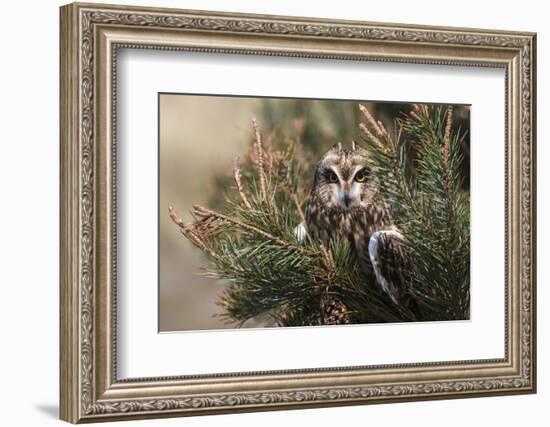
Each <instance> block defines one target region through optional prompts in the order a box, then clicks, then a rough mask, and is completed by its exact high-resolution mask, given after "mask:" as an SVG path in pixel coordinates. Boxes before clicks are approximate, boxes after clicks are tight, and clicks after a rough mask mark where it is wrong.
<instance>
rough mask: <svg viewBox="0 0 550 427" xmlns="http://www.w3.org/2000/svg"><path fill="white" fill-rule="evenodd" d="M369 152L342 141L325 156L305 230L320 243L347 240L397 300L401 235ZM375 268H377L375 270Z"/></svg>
mask: <svg viewBox="0 0 550 427" xmlns="http://www.w3.org/2000/svg"><path fill="white" fill-rule="evenodd" d="M366 156H367V152H366V150H364V149H362V148H361V147H359V146H357V145H356V143H355V141H353V142H352V146H351V149H344V148H342V145H341V144H340V143H338V144H337V145H335V146H334V147H333V148H332V149H330V150H329V151H328V152H327V153H325V155H324V156H323V157H322V158H321V160H320V161H319V163H318V164H317V167H316V170H315V176H314V179H313V186H312V188H311V191H310V193H309V196H308V199H307V205H306V211H305V219H306V224H305V226H304V225H303V224H301V225H300V226H299V227H298V228H297V230H296V234H297V236H298V238H300V239H303V238H304V237H305V233H308V234H310V235H311V236H312V237H313V238H317V239H319V240H320V241H321V242H324V243H328V242H329V241H330V240H331V239H333V238H343V239H347V240H348V241H349V242H350V244H351V247H352V248H353V250H354V251H355V253H356V254H357V258H358V260H359V263H360V266H361V269H362V270H363V271H374V273H375V276H376V281H377V283H378V285H379V286H380V287H381V288H382V289H383V290H384V292H386V293H387V294H388V295H389V296H390V298H391V299H392V300H393V301H394V302H395V303H401V300H402V298H403V294H404V282H405V280H404V277H403V269H404V256H403V252H402V248H401V241H402V240H401V239H402V236H401V234H400V233H399V230H398V229H397V228H396V226H395V225H394V223H393V220H392V218H391V214H390V211H389V208H388V205H387V203H386V201H385V200H384V199H383V197H382V195H381V193H380V192H379V191H378V188H377V185H376V183H375V182H374V180H371V177H370V174H369V170H368V168H367V166H366V158H367V157H366ZM371 269H372V270H371Z"/></svg>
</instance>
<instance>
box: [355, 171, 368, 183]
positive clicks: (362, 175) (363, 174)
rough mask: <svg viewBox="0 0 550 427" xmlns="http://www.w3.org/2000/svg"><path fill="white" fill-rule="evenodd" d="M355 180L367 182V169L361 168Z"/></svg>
mask: <svg viewBox="0 0 550 427" xmlns="http://www.w3.org/2000/svg"><path fill="white" fill-rule="evenodd" d="M355 180H356V181H357V182H365V181H366V180H367V171H366V170H365V169H361V170H360V171H359V172H357V173H356V174H355Z"/></svg>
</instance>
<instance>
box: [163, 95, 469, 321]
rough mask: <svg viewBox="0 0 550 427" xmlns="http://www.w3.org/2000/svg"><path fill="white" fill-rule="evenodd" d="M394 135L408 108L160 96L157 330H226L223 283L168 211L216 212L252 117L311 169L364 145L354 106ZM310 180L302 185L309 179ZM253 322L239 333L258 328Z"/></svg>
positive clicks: (460, 113)
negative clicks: (299, 150) (220, 302)
mask: <svg viewBox="0 0 550 427" xmlns="http://www.w3.org/2000/svg"><path fill="white" fill-rule="evenodd" d="M359 102H360V103H362V104H364V105H365V106H366V107H367V108H368V109H369V110H370V111H371V113H373V115H374V116H375V117H376V118H377V119H380V120H382V121H383V122H384V124H385V126H386V128H388V130H389V129H392V128H393V119H394V118H396V117H399V116H400V115H402V114H403V113H406V112H409V111H410V110H411V104H408V103H395V102H392V103H387V102H369V101H357V100H311V99H283V98H251V97H234V96H211V95H186V94H160V97H159V109H160V112H159V122H160V123H159V126H160V129H159V139H160V140H159V144H160V147H159V158H160V160H159V161H160V165H159V168H160V171H159V194H160V195H159V199H160V200H159V203H160V205H159V330H160V331H161V332H168V331H183V330H198V329H225V328H234V325H232V324H227V323H224V321H223V320H222V319H221V318H220V317H219V314H221V309H220V308H219V307H218V306H217V305H216V301H217V299H218V296H219V295H221V293H222V292H223V289H224V286H225V283H224V282H223V281H218V280H215V279H212V278H209V277H205V275H204V273H205V268H206V267H207V266H208V263H207V260H206V258H205V257H204V255H203V254H202V253H201V251H200V250H199V249H197V248H195V247H194V246H193V245H192V244H191V243H189V241H188V240H187V239H186V238H185V237H183V236H182V235H181V234H180V232H179V230H178V227H177V226H176V225H175V224H174V223H173V222H172V221H171V220H170V218H169V215H168V206H170V205H171V206H173V207H174V208H175V209H176V211H177V212H178V214H179V216H180V217H181V218H182V219H183V220H184V221H186V222H190V221H191V220H192V217H191V215H190V214H189V211H190V209H191V207H192V205H193V204H200V205H203V206H208V207H211V208H216V207H218V206H219V205H220V204H221V203H222V202H223V198H224V191H225V189H226V188H228V186H231V185H232V178H231V177H232V174H233V162H234V159H235V156H237V155H239V156H241V157H244V155H245V154H246V153H247V151H248V149H249V147H250V144H251V141H252V137H253V133H252V117H256V118H257V121H258V124H259V126H260V128H261V129H262V133H263V137H264V143H265V144H269V143H270V141H273V140H281V139H292V140H299V141H300V144H301V145H302V147H303V150H304V151H305V152H306V155H308V156H309V157H310V158H311V159H312V161H311V162H310V163H311V164H310V165H309V166H310V170H306V171H305V173H306V174H307V175H309V176H311V178H312V172H313V168H314V166H315V162H316V160H318V159H319V158H320V157H321V155H322V154H324V152H325V151H327V150H328V149H329V148H330V147H332V145H334V144H335V143H336V142H338V141H341V142H342V143H343V144H344V146H349V145H350V144H351V140H352V139H356V140H358V141H361V138H360V132H359V123H360V121H361V116H360V112H359V109H358V103H359ZM454 120H455V121H454V126H455V127H457V128H459V127H460V129H461V130H462V131H467V130H468V129H469V122H470V109H469V107H467V106H454ZM469 138H470V136H469V133H467V134H466V137H465V138H464V141H463V144H462V152H463V155H464V160H465V161H464V165H463V167H464V189H465V191H468V190H469V186H470V182H469V176H470V173H469V172H470V171H469V167H470V158H469V153H470V151H469V146H470V141H469ZM306 179H307V177H306ZM262 326H265V325H264V324H262V322H261V321H250V322H247V323H245V325H243V327H262Z"/></svg>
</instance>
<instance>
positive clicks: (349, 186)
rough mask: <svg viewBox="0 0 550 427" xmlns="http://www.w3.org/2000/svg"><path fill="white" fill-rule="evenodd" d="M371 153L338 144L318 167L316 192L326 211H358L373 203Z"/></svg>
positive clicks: (314, 183) (354, 146)
mask: <svg viewBox="0 0 550 427" xmlns="http://www.w3.org/2000/svg"><path fill="white" fill-rule="evenodd" d="M366 155H367V153H366V151H365V150H364V149H362V148H361V147H359V146H357V144H356V143H355V141H352V144H351V148H350V149H348V148H342V144H341V143H338V144H336V145H335V146H334V147H332V148H331V149H330V150H329V151H327V152H326V153H325V155H324V156H323V157H322V158H321V160H319V163H317V168H316V169H315V177H314V181H313V188H312V192H313V193H315V195H316V197H317V198H318V199H319V200H320V202H321V203H322V204H323V205H324V207H325V208H329V209H332V208H337V209H343V210H348V209H354V208H358V207H361V206H365V204H368V203H369V202H370V197H371V196H372V194H373V192H374V188H373V183H372V182H371V180H370V174H369V170H368V168H367V165H366V159H367V157H366Z"/></svg>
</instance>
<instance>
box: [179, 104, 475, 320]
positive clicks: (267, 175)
mask: <svg viewBox="0 0 550 427" xmlns="http://www.w3.org/2000/svg"><path fill="white" fill-rule="evenodd" d="M363 108H364V107H363ZM364 110H366V109H364ZM363 113H364V114H365V117H366V118H367V125H362V129H363V130H364V131H365V134H366V135H367V136H366V138H365V141H366V143H367V148H368V152H369V156H368V163H369V166H370V168H371V170H372V173H373V176H374V177H375V179H376V180H377V181H378V183H379V186H380V190H381V191H382V193H383V194H384V196H385V197H386V199H387V200H388V203H389V204H390V206H391V209H392V213H393V215H394V219H395V221H396V223H397V225H398V226H399V229H400V230H401V232H402V234H403V235H404V238H405V239H404V240H405V242H404V244H405V245H406V251H407V254H408V256H410V258H411V260H412V262H411V265H412V266H413V268H411V271H410V272H409V275H410V277H411V286H410V289H409V296H410V299H411V301H412V303H411V304H408V305H406V306H405V305H401V306H400V305H397V304H395V303H394V302H393V301H392V300H391V299H390V298H389V297H388V295H386V294H385V293H384V292H383V291H382V290H381V288H380V287H379V286H378V285H377V284H376V282H375V278H374V274H373V273H372V272H364V271H360V269H359V266H358V262H357V260H356V259H355V256H354V254H353V251H352V250H351V248H350V247H349V244H348V243H347V242H343V241H332V242H331V243H330V245H329V247H324V246H322V245H321V244H320V243H319V242H316V241H313V240H312V239H311V238H309V237H308V238H306V241H305V242H303V243H300V242H299V241H298V240H297V237H296V232H295V228H296V226H298V224H300V222H301V221H303V213H302V208H303V203H304V201H305V199H306V196H307V190H308V187H309V185H310V181H309V179H308V177H305V175H304V174H303V173H302V171H303V170H306V169H309V168H310V163H311V160H310V159H308V156H307V155H304V150H303V147H302V146H301V145H300V144H299V143H296V142H295V141H291V140H289V139H286V138H281V139H277V140H273V139H272V140H271V141H270V142H269V144H264V143H263V142H262V139H261V135H260V132H259V130H258V129H257V127H256V125H255V123H254V125H255V140H254V141H253V147H252V149H251V150H250V153H249V156H248V157H247V158H245V159H244V161H243V165H242V167H241V166H240V165H239V163H238V162H236V165H235V174H234V177H233V178H234V185H233V188H231V190H230V191H228V192H227V194H226V198H225V201H224V202H223V203H222V204H221V206H219V208H218V210H217V211H214V210H210V209H207V208H204V207H201V206H195V207H194V210H193V214H194V216H195V219H196V220H195V221H194V222H193V223H192V224H184V223H183V222H182V221H181V220H180V219H179V218H178V217H177V215H176V213H175V211H174V210H173V209H171V216H172V219H173V220H174V222H175V223H176V224H177V225H178V226H179V228H180V231H181V232H182V233H183V234H184V235H185V236H186V237H187V238H188V239H189V240H190V241H191V242H193V243H194V244H195V245H196V246H197V247H198V248H200V249H201V250H202V251H203V252H204V253H205V254H207V255H208V257H209V259H210V261H211V268H210V270H209V271H208V274H209V275H211V276H213V277H216V278H220V279H225V280H226V281H227V283H228V285H227V286H226V289H225V291H224V293H223V295H221V297H220V299H219V304H220V305H221V306H222V307H223V309H224V313H225V318H226V320H227V321H229V322H232V323H235V324H237V325H242V324H243V323H244V322H246V321H247V320H249V319H252V318H264V319H266V318H267V319H270V321H269V322H268V323H271V324H274V325H280V326H304V325H322V324H334V323H371V322H398V321H420V320H444V319H464V318H468V317H469V206H468V203H469V202H468V194H467V193H465V192H464V191H463V190H462V186H461V184H462V183H461V181H462V175H463V174H462V162H463V159H462V154H461V150H460V142H461V138H462V136H460V135H459V133H457V132H455V131H454V130H453V129H452V121H451V113H447V111H446V110H445V109H443V108H441V107H432V106H429V107H428V106H424V105H421V106H414V109H413V112H411V113H410V114H408V115H406V116H404V117H403V118H402V119H400V120H398V121H396V123H395V129H396V130H395V132H393V133H392V134H391V135H390V134H389V133H388V132H387V131H386V130H385V128H384V127H383V125H382V123H381V122H378V123H377V122H376V121H374V119H372V116H370V113H369V112H368V110H366V111H363ZM329 302H330V304H329ZM331 304H332V306H333V305H335V304H337V305H338V307H340V311H343V312H344V316H342V317H337V318H334V316H332V317H331V316H330V315H327V309H326V307H327V306H329V305H331ZM329 314H330V313H329Z"/></svg>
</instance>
